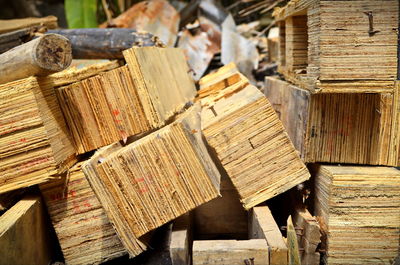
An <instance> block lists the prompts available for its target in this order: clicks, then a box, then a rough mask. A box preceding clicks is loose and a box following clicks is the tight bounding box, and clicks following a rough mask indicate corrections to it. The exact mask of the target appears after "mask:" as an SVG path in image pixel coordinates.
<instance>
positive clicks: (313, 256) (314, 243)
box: [293, 207, 321, 265]
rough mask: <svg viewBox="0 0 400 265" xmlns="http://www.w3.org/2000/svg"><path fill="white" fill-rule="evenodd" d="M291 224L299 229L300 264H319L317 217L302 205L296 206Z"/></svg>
mask: <svg viewBox="0 0 400 265" xmlns="http://www.w3.org/2000/svg"><path fill="white" fill-rule="evenodd" d="M293 224H294V226H295V227H296V228H297V229H299V230H300V235H299V236H298V237H297V238H298V243H299V247H300V248H301V249H303V250H302V251H301V252H300V256H301V264H303V265H319V263H320V261H319V260H320V259H319V257H320V255H319V252H317V253H316V250H317V247H318V245H319V244H320V243H321V232H320V226H319V224H318V221H317V219H316V218H315V217H314V216H312V215H311V214H310V212H309V211H308V210H307V209H305V208H302V207H296V208H295V211H294V213H293Z"/></svg>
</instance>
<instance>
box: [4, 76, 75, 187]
mask: <svg viewBox="0 0 400 265" xmlns="http://www.w3.org/2000/svg"><path fill="white" fill-rule="evenodd" d="M0 102H1V104H0V150H1V151H0V172H1V174H0V193H3V192H7V191H11V190H15V189H19V188H23V187H28V186H31V185H35V184H39V183H43V182H46V181H48V180H50V179H51V178H53V177H55V176H57V175H58V174H62V173H63V172H65V171H66V169H67V168H68V167H69V166H71V165H72V164H73V163H74V162H75V148H74V145H73V142H72V139H70V135H69V133H68V130H67V125H66V123H65V121H64V117H63V115H62V112H61V109H60V107H59V105H58V101H57V97H56V95H55V93H54V90H53V89H52V88H51V87H40V86H39V84H38V82H37V81H36V79H35V78H34V77H30V78H27V79H22V80H18V81H14V82H10V83H6V84H2V85H0Z"/></svg>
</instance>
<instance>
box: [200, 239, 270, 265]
mask: <svg viewBox="0 0 400 265" xmlns="http://www.w3.org/2000/svg"><path fill="white" fill-rule="evenodd" d="M251 259H253V261H254V264H257V265H258V264H259V265H269V264H270V263H269V261H268V245H267V242H266V241H265V240H264V239H251V240H243V241H236V240H202V241H200V240H198V241H194V242H193V265H200V264H209V265H212V264H215V265H217V264H218V265H243V264H247V263H245V261H247V262H248V264H252V263H250V260H251Z"/></svg>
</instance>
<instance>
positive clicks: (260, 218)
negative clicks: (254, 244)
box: [249, 206, 288, 265]
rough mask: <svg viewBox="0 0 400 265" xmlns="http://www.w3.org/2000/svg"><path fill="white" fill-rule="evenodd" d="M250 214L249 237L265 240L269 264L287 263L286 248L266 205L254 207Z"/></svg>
mask: <svg viewBox="0 0 400 265" xmlns="http://www.w3.org/2000/svg"><path fill="white" fill-rule="evenodd" d="M250 216H251V217H250V219H249V220H250V223H249V238H253V239H266V240H267V244H268V249H269V264H274V265H287V264H288V248H287V246H286V243H285V242H284V240H283V237H282V233H281V231H280V230H279V227H278V225H277V224H276V222H275V220H274V217H273V216H272V214H271V211H270V210H269V208H268V206H257V207H254V208H253V209H252V212H251V215H250Z"/></svg>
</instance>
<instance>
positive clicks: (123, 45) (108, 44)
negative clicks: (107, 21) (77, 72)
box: [47, 28, 164, 59]
mask: <svg viewBox="0 0 400 265" xmlns="http://www.w3.org/2000/svg"><path fill="white" fill-rule="evenodd" d="M47 34H59V35H62V36H64V37H66V38H67V39H69V41H70V42H71V46H72V57H73V58H74V59H123V58H124V57H123V55H122V51H123V50H126V49H129V48H131V47H133V46H139V47H146V46H156V47H163V46H164V45H163V43H162V42H161V41H160V40H159V39H158V37H156V36H154V35H153V34H151V33H148V32H138V31H136V30H134V29H120V28H110V29H97V28H94V29H58V30H49V31H48V32H47Z"/></svg>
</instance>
